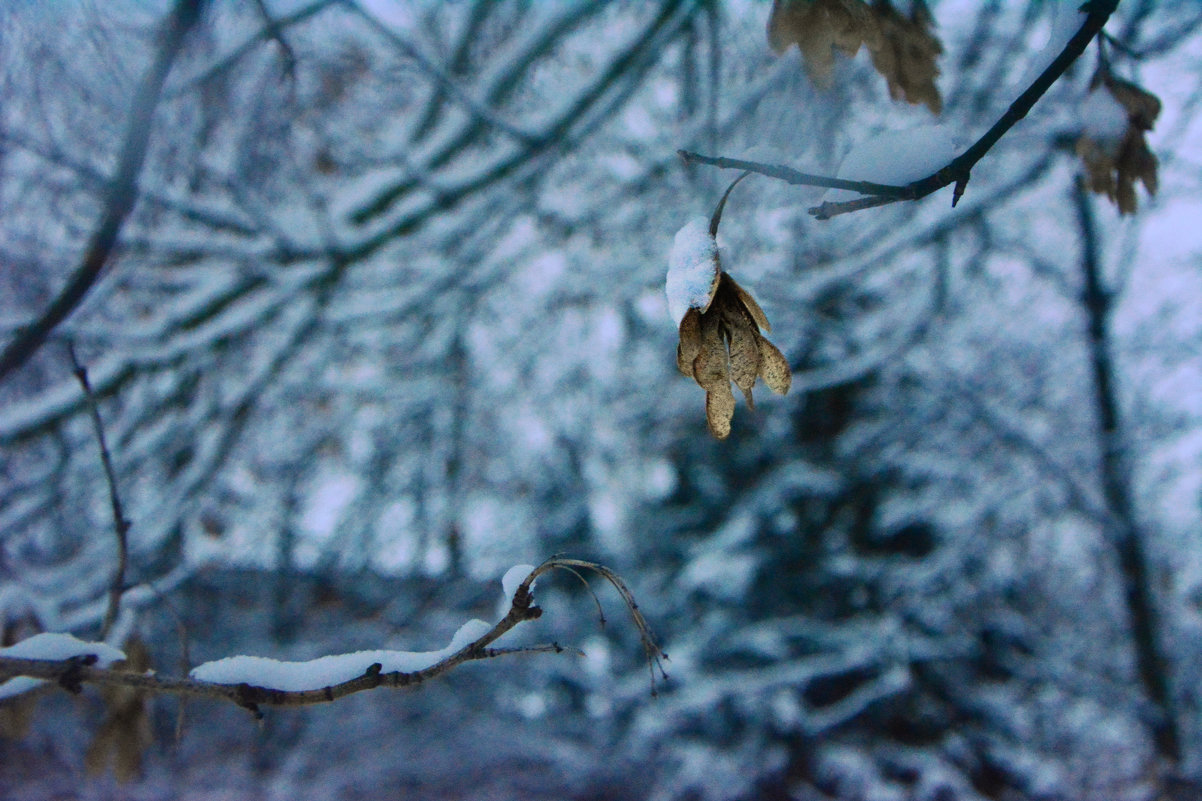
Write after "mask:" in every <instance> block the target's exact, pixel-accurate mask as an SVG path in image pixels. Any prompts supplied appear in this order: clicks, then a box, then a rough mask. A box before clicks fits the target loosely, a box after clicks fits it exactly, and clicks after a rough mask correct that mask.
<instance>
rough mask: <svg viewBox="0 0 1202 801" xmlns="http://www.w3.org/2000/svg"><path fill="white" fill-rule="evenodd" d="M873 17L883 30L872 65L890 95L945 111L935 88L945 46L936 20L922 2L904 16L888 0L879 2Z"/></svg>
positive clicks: (873, 52)
mask: <svg viewBox="0 0 1202 801" xmlns="http://www.w3.org/2000/svg"><path fill="white" fill-rule="evenodd" d="M872 16H873V18H874V19H875V20H876V23H877V27H878V28H879V29H880V32H881V35H880V47H878V48H876V49H874V50H872V51H871V52H872V65H873V66H874V67H875V68H876V71H877V72H879V73H880V74H881V75H882V76H884V78H885V80H886V81H887V82H888V84H889V96H890V97H892V98H893V99H894V100H905V101H906V102H907V103H924V104H926V106H927V108H929V109H930V110H931V111H932V113H935V114H938V113H940V112H941V111H942V110H943V98H942V97H940V95H939V89H938V87H937V86H936V85H935V79H936V78H937V77H938V76H939V56H941V55H942V54H943V45H942V44H941V43H940V41H939V38H938V37H937V36H935V34H934V32H933V28H934V25H935V20H934V18H933V17H932V16H931V12H930V11H928V10H927V7H926V3H924V2H922V0H913V2H912V4H911V6H910V14H909V16H903V15H902V14H901V13H900V12H899V11H898V10H897V9H895V8H894V7H893V4H892V3H890V2H888V0H875V2H873V4H872Z"/></svg>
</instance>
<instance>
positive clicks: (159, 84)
mask: <svg viewBox="0 0 1202 801" xmlns="http://www.w3.org/2000/svg"><path fill="white" fill-rule="evenodd" d="M200 5H201V3H200V0H178V2H176V4H175V7H174V8H173V9H172V11H171V16H170V17H169V18H168V19H167V22H166V25H165V28H164V30H163V33H162V38H161V40H160V44H159V51H158V53H157V54H156V56H155V60H154V63H153V64H152V65H151V67H150V69H149V70H148V71H147V73H146V74H145V75H144V76H143V77H142V83H141V85H140V86H139V87H138V92H137V94H136V95H135V96H134V100H133V104H132V106H131V108H130V113H129V119H128V121H127V123H126V129H125V141H124V143H123V144H122V146H121V155H120V158H119V160H118V162H117V173H116V176H115V177H114V178H113V181H112V185H111V188H110V190H109V193H108V197H107V198H106V200H105V205H104V210H103V212H102V213H101V216H100V222H99V224H98V225H97V226H96V230H95V231H93V232H92V236H91V239H90V240H89V241H88V246H87V249H86V250H85V252H84V257H83V261H82V263H81V264H80V265H79V267H78V268H77V269H76V270H75V273H74V275H72V276H71V279H70V280H69V281H67V285H66V286H65V287H63V289H62V291H61V292H60V293H59V294H58V297H56V298H55V299H54V300H53V301H52V302H51V304H50V306H49V307H48V308H47V309H46V311H45V312H43V313H42V315H41V316H40V317H39V318H38V319H37V320H35V321H34V322H33V323H31V324H30V325H29V326H27V327H25V328H24V329H22V330H21V332H20V333H18V334H17V336H16V338H15V339H13V341H11V342H10V343H9V344H8V345H7V346H6V347H5V348H4V351H3V353H0V380H3V379H4V377H5V376H7V375H8V374H9V373H11V372H12V371H14V370H16V369H17V368H18V367H20V366H21V365H23V364H25V362H27V361H29V358H30V357H31V356H33V354H34V353H36V352H37V350H38V349H39V348H40V347H41V346H42V345H43V344H44V343H45V341H46V338H47V337H48V336H49V335H50V332H51V331H53V330H54V329H55V328H56V327H57V326H58V325H59V324H60V323H62V322H63V321H64V320H66V319H67V317H68V316H69V315H70V314H71V313H72V312H73V311H75V309H76V307H78V306H79V304H80V303H81V302H82V301H83V299H84V296H85V295H87V293H88V291H89V290H90V289H91V288H92V285H93V284H95V283H96V280H97V279H98V278H99V277H100V272H101V270H103V269H104V266H105V264H107V263H108V260H109V255H110V254H111V253H112V250H113V246H114V245H116V243H117V236H118V235H119V234H120V233H121V228H122V226H123V225H124V223H125V218H126V217H128V216H129V213H130V212H131V211H133V207H134V201H135V200H136V199H137V195H138V192H137V181H138V175H139V173H141V171H142V163H143V161H145V159H146V149H147V146H148V145H149V143H150V130H151V125H152V123H153V121H154V110H155V107H156V106H158V102H159V95H160V93H161V91H162V88H163V82H164V81H165V80H166V79H167V73H169V72H170V71H171V65H172V63H174V61H175V57H176V55H177V54H178V53H179V51H180V48H181V47H182V46H183V42H184V36H185V34H187V32H188V30H189V29H190V28H191V27H192V26H193V25H194V24H195V23H196V20H197V19H198V18H199V16H200Z"/></svg>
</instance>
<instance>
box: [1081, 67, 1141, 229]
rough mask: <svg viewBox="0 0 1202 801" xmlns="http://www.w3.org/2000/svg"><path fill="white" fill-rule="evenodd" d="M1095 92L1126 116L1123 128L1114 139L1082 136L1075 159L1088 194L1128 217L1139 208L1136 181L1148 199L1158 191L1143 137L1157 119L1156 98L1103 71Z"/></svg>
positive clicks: (1097, 76)
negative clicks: (1106, 199)
mask: <svg viewBox="0 0 1202 801" xmlns="http://www.w3.org/2000/svg"><path fill="white" fill-rule="evenodd" d="M1095 92H1105V93H1106V95H1105V96H1106V97H1109V98H1110V99H1111V100H1112V101H1113V102H1114V103H1116V104H1117V105H1118V106H1119V108H1120V109H1121V111H1122V113H1125V114H1126V117H1127V124H1126V127H1125V129H1124V130H1123V131H1122V132H1121V133H1120V134H1118V135H1117V136H1106V135H1100V134H1098V133H1097V132H1092V133H1093V135H1091V132H1087V133H1085V134H1083V135H1082V136H1081V138H1080V139H1079V140H1077V155H1079V156H1080V157H1081V161H1082V163H1083V164H1084V165H1085V173H1086V177H1087V181H1088V184H1089V188H1090V191H1093V192H1096V193H1098V194H1100V195H1106V196H1107V197H1109V198H1110V199H1111V200H1112V201H1113V202H1114V203H1115V205H1117V206H1118V209H1119V213H1120V214H1132V213H1134V212H1135V210H1136V209H1137V208H1138V206H1139V203H1138V201H1137V200H1136V196H1135V182H1136V181H1139V182H1140V183H1142V184H1143V185H1144V189H1146V190H1147V192H1148V194H1149V195H1155V194H1156V190H1157V189H1158V188H1159V187H1160V179H1159V176H1158V175H1157V167H1158V166H1159V162H1158V161H1157V160H1156V156H1155V155H1153V153H1152V151H1151V150H1149V149H1148V140H1147V139H1146V138H1145V137H1144V134H1145V132H1147V131H1150V130H1152V126H1153V125H1155V124H1156V118H1157V117H1158V116H1159V115H1160V98H1158V97H1156V95H1154V94H1152V93H1151V92H1148V91H1146V90H1145V89H1143V88H1141V87H1139V86H1136V85H1135V84H1133V83H1129V82H1127V81H1123V80H1120V79H1118V78H1115V77H1114V76H1113V75H1111V74H1110V73H1109V72H1106V71H1100V72H1099V73H1098V74H1097V75H1095V76H1094V79H1093V84H1092V86H1091V89H1090V93H1091V95H1092V94H1093V93H1095Z"/></svg>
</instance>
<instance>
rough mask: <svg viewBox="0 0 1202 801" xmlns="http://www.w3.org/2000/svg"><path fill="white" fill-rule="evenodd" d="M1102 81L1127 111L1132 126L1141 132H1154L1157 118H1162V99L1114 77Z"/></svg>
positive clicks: (1108, 76) (1105, 77)
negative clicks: (1153, 128) (1153, 127)
mask: <svg viewBox="0 0 1202 801" xmlns="http://www.w3.org/2000/svg"><path fill="white" fill-rule="evenodd" d="M1102 80H1103V83H1104V84H1105V86H1106V88H1107V90H1109V91H1110V94H1112V95H1114V99H1115V100H1117V101H1118V102H1119V104H1120V105H1122V107H1123V108H1125V109H1126V110H1127V118H1128V119H1129V120H1130V121H1131V124H1132V125H1133V126H1135V127H1136V128H1138V129H1139V130H1141V131H1150V130H1152V126H1153V125H1155V124H1156V118H1157V117H1159V116H1160V98H1159V97H1157V96H1156V95H1154V94H1152V93H1151V92H1149V91H1147V90H1145V89H1142V88H1140V87H1138V86H1136V85H1135V84H1133V83H1130V82H1128V81H1124V80H1120V79H1118V78H1115V77H1114V76H1112V75H1106V76H1104V77H1103V79H1102Z"/></svg>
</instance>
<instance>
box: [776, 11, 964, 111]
mask: <svg viewBox="0 0 1202 801" xmlns="http://www.w3.org/2000/svg"><path fill="white" fill-rule="evenodd" d="M933 27H934V18H933V17H932V16H931V12H930V11H929V10H928V9H927V7H926V4H925V3H924V2H922V0H913V1H912V2H911V4H910V12H909V14H902V13H901V12H899V11H898V10H897V9H896V8H894V7H893V4H892V3H890V2H889V0H873V2H872V4H871V5H869V4H868V3H866V2H864V0H773V3H772V13H771V15H769V17H768V43H769V44H770V45H771V46H772V49H773V50H775V51H776V52H777V53H783V52H785V51H786V50H787V49H788V48H789V46H790V45H797V48H798V49H799V50H800V51H801V54H802V57H803V58H804V60H805V69H806V73H807V74H808V75H809V76H810V80H811V81H813V82H814V85H815V86H818V87H819V88H822V89H826V88H829V87H830V85H831V79H832V75H833V73H834V68H835V51H836V50H838V51H840V52H842V53H843V54H845V55H847V56H848V57H851V56H854V55H855V54H856V53H858V52H859V50H860V47H861V46H864V47H866V48H867V49H868V52H869V54H870V55H871V57H872V65H873V67H875V68H876V71H877V72H879V73H880V74H881V75H882V76H884V78H885V80H886V81H887V82H888V83H889V96H890V97H892V98H893V99H894V100H905V101H906V102H908V103H924V104H926V106H927V107H928V108H929V109H930V110H931V111H932V112H934V113H935V114H938V113H939V112H940V111H941V110H942V108H943V99H942V98H941V97H940V96H939V89H938V88H936V86H935V78H936V77H937V76H938V75H939V66H938V63H937V62H938V59H939V56H940V55H942V53H943V45H942V44H940V42H939V39H938V38H937V37H936V36H935V34H934V33H933V32H932V29H933Z"/></svg>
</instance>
